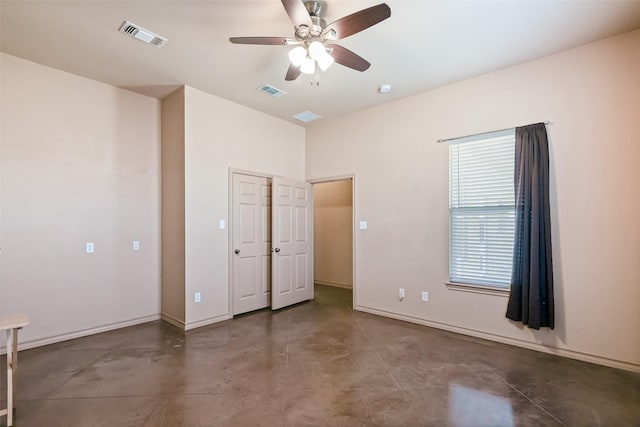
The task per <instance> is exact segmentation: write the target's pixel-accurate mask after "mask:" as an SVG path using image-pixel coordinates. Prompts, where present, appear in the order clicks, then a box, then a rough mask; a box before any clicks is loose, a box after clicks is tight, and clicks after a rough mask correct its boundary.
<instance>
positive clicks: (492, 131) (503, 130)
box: [438, 120, 552, 143]
mask: <svg viewBox="0 0 640 427" xmlns="http://www.w3.org/2000/svg"><path fill="white" fill-rule="evenodd" d="M538 123H540V122H538ZM543 123H544V124H545V125H550V124H552V123H551V122H550V121H548V120H547V121H546V122H543ZM516 127H517V126H514V127H510V128H505V129H498V130H491V131H488V132H480V133H472V134H471V135H464V136H456V137H455V138H444V139H439V140H438V143H442V142H449V141H453V140H455V139H462V138H469V137H470V136H480V135H486V134H488V133H494V132H505V131H508V130H511V129H515V128H516Z"/></svg>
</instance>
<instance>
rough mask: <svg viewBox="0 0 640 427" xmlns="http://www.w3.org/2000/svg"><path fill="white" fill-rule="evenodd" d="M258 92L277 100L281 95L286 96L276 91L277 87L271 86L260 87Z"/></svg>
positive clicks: (284, 93)
mask: <svg viewBox="0 0 640 427" xmlns="http://www.w3.org/2000/svg"><path fill="white" fill-rule="evenodd" d="M258 90H259V91H261V92H264V93H266V94H267V95H271V96H273V97H274V98H278V97H280V96H282V95H286V94H287V92H285V91H283V90H280V89H278V88H277V87H273V86H271V85H267V84H265V85H262V86H260V87H259V88H258Z"/></svg>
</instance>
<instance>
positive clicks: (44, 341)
mask: <svg viewBox="0 0 640 427" xmlns="http://www.w3.org/2000/svg"><path fill="white" fill-rule="evenodd" d="M154 320H160V315H159V314H152V315H150V316H144V317H138V318H135V319H130V320H125V321H123V322H116V323H110V324H108V325H103V326H97V327H95V328H89V329H83V330H81V331H74V332H69V333H66V334H60V335H54V336H51V337H46V338H38V339H36V340H31V341H25V342H21V343H19V344H18V350H28V349H30V348H35V347H42V346H43V345H49V344H55V343H58V342H62V341H68V340H72V339H76V338H82V337H86V336H88V335H94V334H99V333H101V332H108V331H113V330H115V329H120V328H126V327H127V326H134V325H139V324H141V323H147V322H153V321H154ZM6 353H7V347H6V346H2V347H0V354H6Z"/></svg>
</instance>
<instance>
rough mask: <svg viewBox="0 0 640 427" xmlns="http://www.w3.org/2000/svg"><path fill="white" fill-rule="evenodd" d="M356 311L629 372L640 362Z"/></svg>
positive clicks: (366, 309)
mask: <svg viewBox="0 0 640 427" xmlns="http://www.w3.org/2000/svg"><path fill="white" fill-rule="evenodd" d="M355 309H356V310H357V311H364V312H365V313H371V314H376V315H378V316H383V317H390V318H392V319H396V320H403V321H405V322H410V323H416V324H419V325H423V326H429V327H431V328H436V329H442V330H445V331H449V332H455V333H458V334H462V335H469V336H472V337H476V338H482V339H486V340H489V341H495V342H499V343H502V344H508V345H512V346H515V347H522V348H526V349H529V350H535V351H540V352H543V353H548V354H555V355H557V356H562V357H567V358H569V359H576V360H581V361H583V362H590V363H595V364H598V365H603V366H608V367H610V368H617V369H624V370H626V371H631V372H640V364H636V363H630V362H625V361H621V360H615V359H609V358H607V357H602V356H597V355H593V354H587V353H582V352H579V351H573V350H567V349H562V348H557V347H549V346H546V345H542V344H538V343H533V342H530V341H524V340H520V339H516V338H511V337H505V336H503V335H496V334H491V333H488V332H483V331H478V330H475V329H469V328H463V327H461V326H455V325H450V324H447V323H441V322H434V321H431V320H424V319H420V318H418V317H413V316H406V315H403V314H398V313H393V312H389V311H384V310H378V309H376V308H371V307H366V306H363V305H357V306H356V307H355Z"/></svg>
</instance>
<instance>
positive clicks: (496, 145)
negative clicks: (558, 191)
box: [449, 129, 515, 289]
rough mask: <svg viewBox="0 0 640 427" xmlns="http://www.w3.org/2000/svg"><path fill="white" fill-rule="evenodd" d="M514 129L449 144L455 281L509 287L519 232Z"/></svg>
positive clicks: (451, 261) (451, 268)
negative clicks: (514, 249)
mask: <svg viewBox="0 0 640 427" xmlns="http://www.w3.org/2000/svg"><path fill="white" fill-rule="evenodd" d="M514 139H515V137H514V130H513V129H511V130H509V131H500V132H493V133H489V134H482V135H477V136H473V137H465V138H459V139H456V140H453V141H452V142H450V145H449V277H450V281H451V283H454V284H455V283H462V284H470V285H481V286H489V287H498V288H504V289H508V288H509V284H510V282H511V269H512V259H513V239H514V232H515V196H514V190H513V181H514V179H513V174H514V147H515V140H514Z"/></svg>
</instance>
